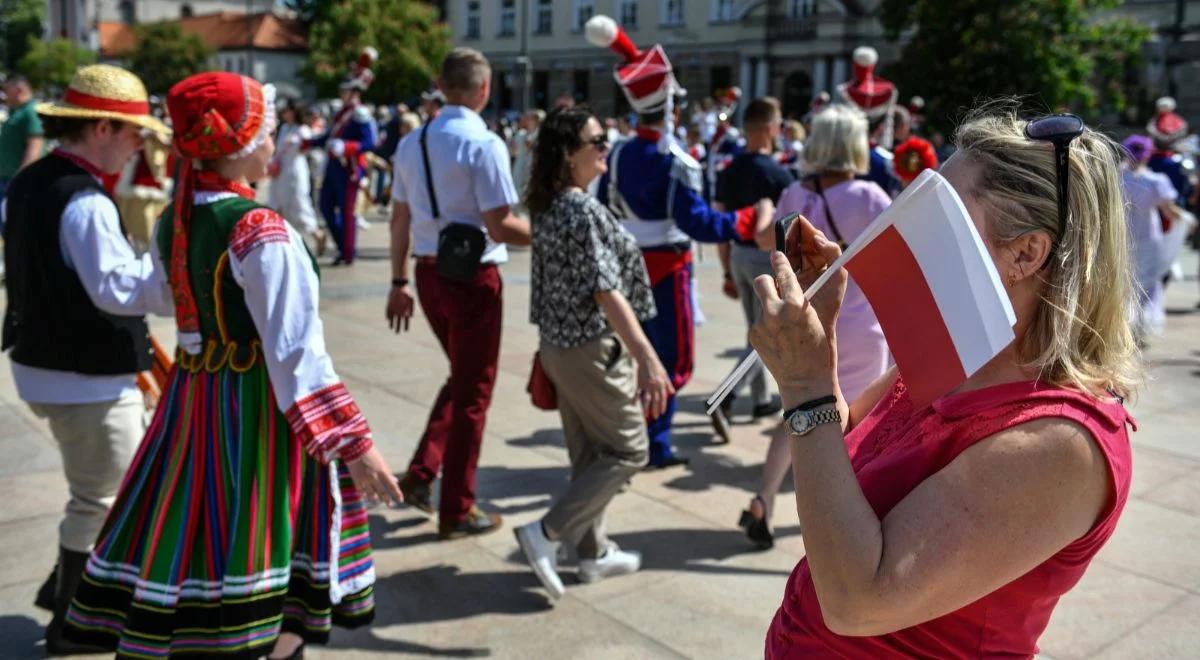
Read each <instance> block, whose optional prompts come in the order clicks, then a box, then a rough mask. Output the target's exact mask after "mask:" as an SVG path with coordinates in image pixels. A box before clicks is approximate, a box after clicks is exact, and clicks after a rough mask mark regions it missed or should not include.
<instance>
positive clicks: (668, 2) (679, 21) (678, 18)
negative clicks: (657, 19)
mask: <svg viewBox="0 0 1200 660" xmlns="http://www.w3.org/2000/svg"><path fill="white" fill-rule="evenodd" d="M662 24H663V25H683V0H662Z"/></svg>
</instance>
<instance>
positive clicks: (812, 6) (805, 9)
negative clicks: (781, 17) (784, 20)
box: [788, 0, 817, 18]
mask: <svg viewBox="0 0 1200 660" xmlns="http://www.w3.org/2000/svg"><path fill="white" fill-rule="evenodd" d="M816 13H817V0H788V18H808V17H809V16H813V15H815V14H816Z"/></svg>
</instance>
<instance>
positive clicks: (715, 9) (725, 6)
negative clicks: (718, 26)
mask: <svg viewBox="0 0 1200 660" xmlns="http://www.w3.org/2000/svg"><path fill="white" fill-rule="evenodd" d="M736 5H737V3H736V2H734V0H712V20H713V22H715V23H723V22H728V21H732V20H734V19H735V18H736V17H737V16H736V14H737V7H736Z"/></svg>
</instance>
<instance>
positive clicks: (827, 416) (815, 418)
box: [785, 406, 842, 436]
mask: <svg viewBox="0 0 1200 660" xmlns="http://www.w3.org/2000/svg"><path fill="white" fill-rule="evenodd" d="M785 423H786V424H787V429H788V433H790V434H792V435H796V436H800V435H808V434H809V433H812V430H813V429H815V428H817V427H818V426H820V425H822V424H841V423H842V413H840V412H838V409H837V406H834V407H831V408H822V409H820V410H796V411H795V412H793V413H792V414H791V415H788V418H787V419H786V420H785Z"/></svg>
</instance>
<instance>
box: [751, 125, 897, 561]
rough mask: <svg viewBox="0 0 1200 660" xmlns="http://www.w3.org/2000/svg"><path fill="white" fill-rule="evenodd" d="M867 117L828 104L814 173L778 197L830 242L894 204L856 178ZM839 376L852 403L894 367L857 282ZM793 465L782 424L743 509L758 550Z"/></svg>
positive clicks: (814, 139) (841, 337)
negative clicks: (748, 502)
mask: <svg viewBox="0 0 1200 660" xmlns="http://www.w3.org/2000/svg"><path fill="white" fill-rule="evenodd" d="M868 149H869V147H868V145H867V118H866V116H865V115H863V114H862V112H860V111H859V110H857V109H855V108H852V107H850V106H847V105H834V106H830V107H829V108H827V109H825V110H823V111H822V112H820V113H819V114H817V115H816V116H815V117H813V121H812V133H811V134H810V136H809V138H808V141H807V142H806V143H805V145H804V156H805V161H806V165H807V169H808V171H809V172H810V173H811V174H809V175H808V176H806V177H804V178H803V179H801V180H800V181H797V182H796V183H793V184H792V185H791V186H789V187H788V188H787V189H786V190H784V191H783V195H781V196H780V198H779V204H778V213H780V214H784V215H786V214H788V213H793V212H796V213H799V214H800V215H802V216H804V217H805V218H808V220H809V221H810V222H811V223H812V224H813V225H814V226H815V227H816V228H817V229H819V230H821V231H822V232H824V233H825V235H826V236H829V237H830V239H831V240H835V241H839V242H842V243H843V246H844V245H845V244H849V243H852V242H854V239H856V238H858V235H859V234H861V233H862V232H863V230H864V229H866V228H867V225H869V224H871V221H872V220H874V219H875V217H876V216H878V215H879V214H880V213H881V212H883V210H884V209H885V208H887V207H888V204H891V203H892V200H891V198H890V197H888V195H887V193H885V192H884V191H883V189H882V188H880V187H879V186H878V185H876V184H875V183H874V182H871V181H865V180H860V179H857V178H856V176H857V175H858V174H861V173H864V172H866V171H867V167H868V164H869V156H868ZM837 333H838V347H839V349H840V351H839V354H838V369H837V371H838V381H839V383H840V385H841V389H842V394H843V396H845V398H846V400H847V401H853V400H855V399H856V398H858V395H859V394H860V393H861V392H862V391H863V390H864V389H866V387H867V386H868V385H870V384H871V383H872V382H873V381H874V380H875V379H876V378H879V377H880V376H881V375H883V373H884V372H885V371H887V368H888V366H889V362H890V357H889V355H888V348H887V342H886V341H885V340H884V338H883V330H882V329H881V328H880V327H879V321H878V320H876V319H875V312H873V311H872V310H871V305H870V304H868V303H867V299H866V297H865V296H864V295H863V293H862V290H861V289H859V288H858V285H856V284H855V283H854V281H853V280H851V281H850V282H849V283H848V285H847V286H846V297H845V298H844V299H843V301H842V307H841V313H840V315H839V316H838V320H837ZM790 466H791V455H790V453H789V450H788V440H787V436H786V434H785V433H783V432H782V430H779V431H777V432H776V433H775V435H774V436H773V437H772V439H771V445H770V447H769V448H768V450H767V459H766V462H765V463H764V465H763V475H762V482H761V484H760V486H761V487H760V488H759V491H758V493H757V494H756V495H755V496H754V499H753V500H751V501H750V508H749V509H747V510H746V511H744V512H743V513H742V517H741V520H740V521H739V523H738V524H739V525H741V527H742V528H743V529H745V530H746V536H748V537H749V538H750V540H751V541H752V542H753V543H754V544H755V545H757V546H758V547H760V548H769V547H771V546H772V545H773V544H774V535H773V534H772V532H771V527H770V520H771V512H772V511H773V510H774V506H773V505H774V503H775V494H776V493H778V492H779V488H780V486H781V485H783V479H784V477H786V476H787V473H788V468H789V467H790Z"/></svg>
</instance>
